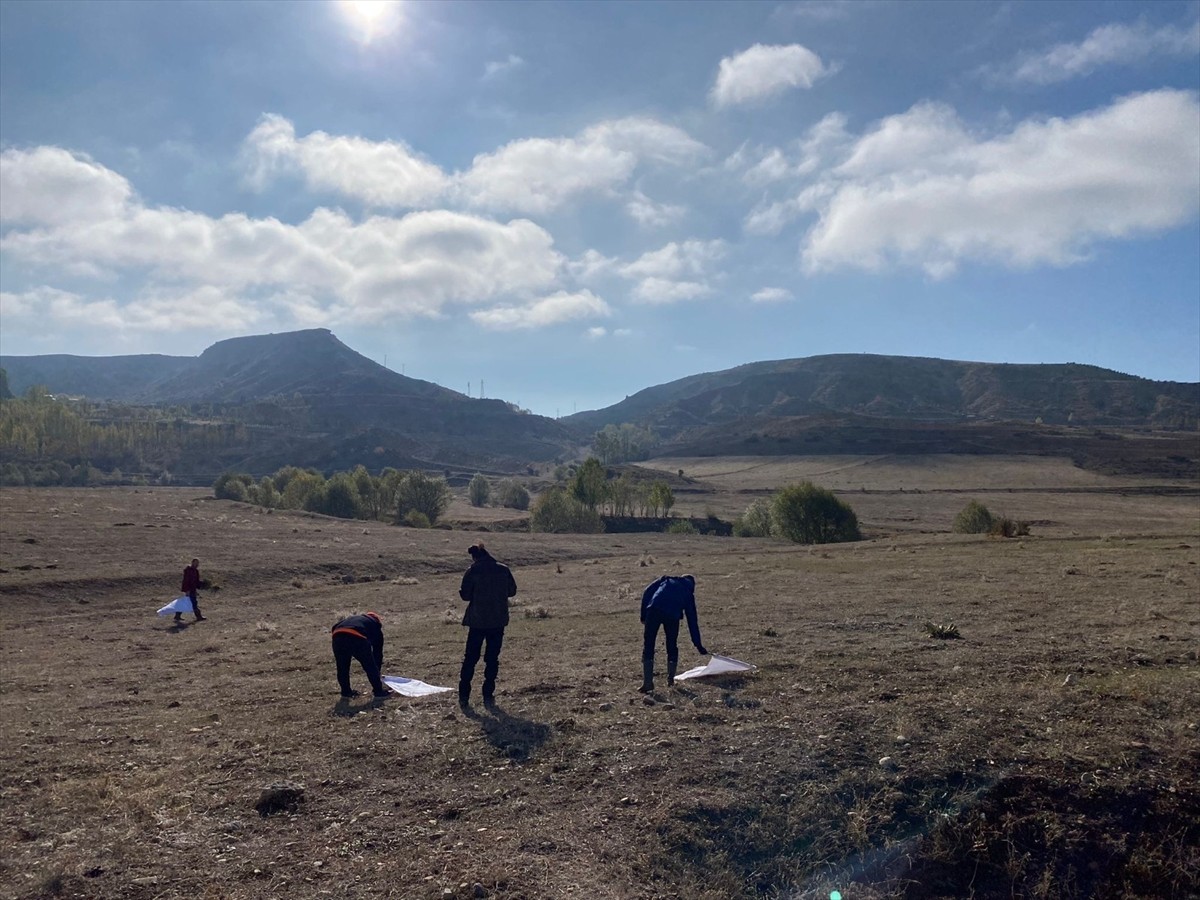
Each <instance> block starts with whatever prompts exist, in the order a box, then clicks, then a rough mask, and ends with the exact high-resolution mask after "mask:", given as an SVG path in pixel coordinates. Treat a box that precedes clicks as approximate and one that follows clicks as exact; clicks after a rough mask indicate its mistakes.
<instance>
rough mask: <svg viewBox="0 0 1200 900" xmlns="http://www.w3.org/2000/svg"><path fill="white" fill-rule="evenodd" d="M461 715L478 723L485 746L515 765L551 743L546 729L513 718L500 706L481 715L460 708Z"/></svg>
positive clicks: (541, 725) (485, 709)
mask: <svg viewBox="0 0 1200 900" xmlns="http://www.w3.org/2000/svg"><path fill="white" fill-rule="evenodd" d="M461 708H462V711H463V715H465V716H466V717H467V718H468V719H473V720H474V721H476V722H478V723H479V727H480V728H482V729H483V734H484V737H485V738H486V739H487V742H488V743H489V744H491V745H492V746H493V747H495V748H496V749H497V750H499V751H500V752H501V753H503V754H504V755H505V756H507V757H508V758H509V759H511V760H513V761H514V762H524V761H526V760H528V759H529V758H531V757H532V756H533V755H534V754H535V753H536V752H537V751H538V749H539V748H540V747H541V746H542V745H543V744H545V743H546V741H548V740H550V736H551V733H552V732H551V729H550V726H549V725H544V724H542V723H541V722H534V721H532V720H530V719H523V718H521V717H520V716H514V715H512V714H511V713H510V712H508V711H507V710H505V709H504V708H503V707H502V706H500V705H499V704H496V703H490V704H487V705H485V706H484V713H483V714H481V713H480V712H479V711H478V710H476V709H475V708H474V707H472V706H463V707H461Z"/></svg>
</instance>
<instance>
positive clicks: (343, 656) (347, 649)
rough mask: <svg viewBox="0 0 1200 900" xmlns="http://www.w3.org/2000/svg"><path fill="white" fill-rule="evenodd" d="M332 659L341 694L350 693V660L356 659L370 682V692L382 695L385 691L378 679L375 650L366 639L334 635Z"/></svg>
mask: <svg viewBox="0 0 1200 900" xmlns="http://www.w3.org/2000/svg"><path fill="white" fill-rule="evenodd" d="M333 658H334V661H335V662H336V663H337V680H338V687H340V688H341V689H342V693H343V694H349V693H350V660H351V659H357V660H358V661H359V663H361V664H362V667H363V671H364V672H366V673H367V680H368V681H370V682H371V690H373V691H374V692H375V693H376V694H383V693H386V692H387V689H386V688H385V687H384V686H383V681H381V680H380V678H379V666H378V665H377V664H376V662H375V650H374V648H373V647H372V646H371V642H370V641H368V640H367V639H366V638H361V637H355V636H354V635H352V634H344V633H343V634H335V635H334V636H333Z"/></svg>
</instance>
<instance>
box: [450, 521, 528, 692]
mask: <svg viewBox="0 0 1200 900" xmlns="http://www.w3.org/2000/svg"><path fill="white" fill-rule="evenodd" d="M467 552H468V553H470V554H471V559H472V560H474V562H472V563H471V567H470V568H469V569H467V571H466V573H465V574H464V575H463V579H462V586H461V587H460V588H459V591H458V595H459V596H460V597H462V599H463V600H465V601H466V602H467V610H466V612H465V613H464V614H463V621H462V623H463V625H465V626H466V627H467V629H468V631H467V648H466V651H465V652H464V653H463V663H462V671H461V672H460V673H459V676H458V702H459V705H461V706H466V705H467V704H469V703H470V702H471V679H472V678H473V677H474V676H475V665H476V664H477V663H478V662H479V654H480V651H481V650H483V645H484V642H485V641H486V642H487V650H486V651H484V652H483V703H484V705H485V706H492V705H493V704H494V703H495V701H496V675H497V674H499V672H500V647H501V646H502V645H503V644H504V629H505V627H506V626H507V625H508V598H509V597H512V596H513V595H515V594H516V593H517V582H516V581H515V580H514V579H513V575H512V572H511V571H510V570H509V568H508V566H504V565H501V564H500V563H498V562H496V560H495V559H494V558H493V557H492V555H491V554H490V553H488V552H487V550H485V549H484V547H483V544H482V543H480V544H475V545H473V546H472V547H470V548H469V549H468V550H467Z"/></svg>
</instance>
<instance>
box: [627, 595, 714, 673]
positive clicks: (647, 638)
mask: <svg viewBox="0 0 1200 900" xmlns="http://www.w3.org/2000/svg"><path fill="white" fill-rule="evenodd" d="M684 616H687V623H688V632H689V633H690V634H691V637H692V643H693V644H695V646H696V652H698V653H701V654H703V655H705V656H707V655H708V651H707V650H705V649H704V644H703V643H701V641H700V623H699V622H698V621H697V620H696V577H695V576H694V575H664V576H662V578H659V579H658V580H657V581H654V582H652V583H651V584H650V585H649V586H648V587H647V588H646V589H645V590H644V591H642V624H643V625H644V626H645V628H644V630H643V633H642V686H641V688H639V690H640V691H641V692H642V693H643V694H648V693H650V692H651V691H653V690H654V645H655V643H656V642H657V641H658V629H659V628H660V627H661V628H662V630H663V634H664V635H665V637H666V642H667V684H668V685H672V684H674V683H675V671H676V668H677V667H678V665H679V623H680V621H681V620H682V619H683V617H684Z"/></svg>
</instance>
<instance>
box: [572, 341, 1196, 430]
mask: <svg viewBox="0 0 1200 900" xmlns="http://www.w3.org/2000/svg"><path fill="white" fill-rule="evenodd" d="M829 415H851V416H855V417H863V418H867V419H872V420H879V419H892V420H907V421H917V422H942V423H948V424H949V423H959V422H972V421H977V420H1001V421H1023V422H1030V423H1032V422H1035V421H1037V420H1039V419H1040V420H1041V421H1042V422H1044V423H1046V424H1073V425H1089V426H1101V427H1124V428H1170V429H1188V430H1195V429H1196V428H1197V423H1198V421H1200V384H1182V383H1177V382H1160V381H1150V380H1148V379H1145V378H1138V377H1136V376H1133V375H1125V374H1122V373H1120V372H1114V371H1111V370H1108V369H1102V368H1098V367H1096V366H1086V365H1078V364H1075V363H1067V364H1030V365H1018V364H1002V363H981V362H960V361H955V360H944V359H925V358H918V357H904V356H876V355H871V354H836V355H829V356H813V357H806V358H802V359H784V360H773V361H768V362H757V363H750V364H748V365H744V366H738V367H736V368H733V369H726V370H724V371H720V372H708V373H704V374H700V375H692V376H689V377H687V378H681V379H679V380H677V381H672V382H669V383H668V384H662V385H658V386H656V387H652V388H647V389H646V390H643V391H639V392H638V393H636V394H633V395H632V396H630V397H627V398H626V399H625V400H623V401H621V402H620V403H617V404H614V405H613V406H609V407H606V408H604V409H601V410H594V411H590V412H582V413H578V414H576V415H573V416H569V417H567V418H566V419H565V421H566V422H567V423H569V424H570V425H572V426H574V427H577V428H579V429H581V430H595V429H597V428H602V427H603V426H605V425H607V424H619V423H622V422H633V423H636V424H639V425H643V426H648V427H651V428H653V429H654V430H655V431H657V432H658V433H659V434H660V435H662V436H663V437H666V438H670V437H673V436H675V435H678V434H680V433H681V432H684V431H687V430H689V429H700V428H709V427H716V426H729V425H732V424H733V423H737V422H740V421H741V420H745V419H749V418H758V419H778V418H794V417H801V416H829Z"/></svg>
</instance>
